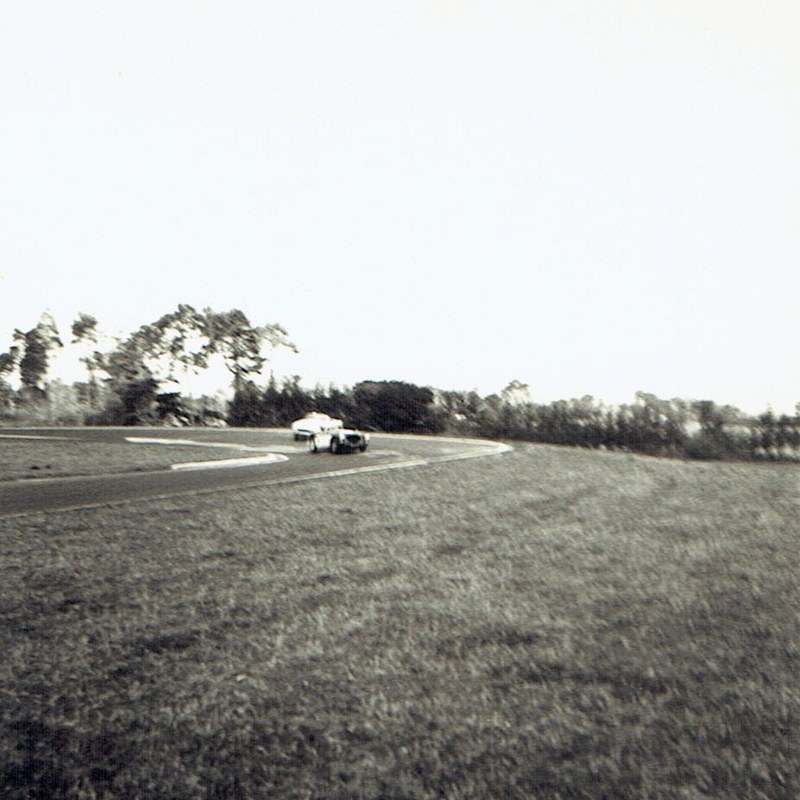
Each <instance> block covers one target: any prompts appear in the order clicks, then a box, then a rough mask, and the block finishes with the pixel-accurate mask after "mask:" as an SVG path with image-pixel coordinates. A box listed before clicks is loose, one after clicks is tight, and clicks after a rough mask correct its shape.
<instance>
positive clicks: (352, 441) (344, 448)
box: [308, 428, 369, 455]
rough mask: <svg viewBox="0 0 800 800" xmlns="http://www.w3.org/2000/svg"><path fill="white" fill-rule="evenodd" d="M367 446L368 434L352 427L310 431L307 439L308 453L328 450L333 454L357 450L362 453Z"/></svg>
mask: <svg viewBox="0 0 800 800" xmlns="http://www.w3.org/2000/svg"><path fill="white" fill-rule="evenodd" d="M368 446H369V434H368V433H362V431H357V430H353V429H352V428H334V429H332V430H324V431H320V432H319V433H312V434H311V436H310V437H309V439H308V450H309V452H310V453H318V452H319V451H320V450H328V451H329V452H331V453H333V454H334V455H336V454H338V453H352V452H354V451H355V450H358V451H359V452H360V453H363V452H364V451H365V450H366V449H367V447H368Z"/></svg>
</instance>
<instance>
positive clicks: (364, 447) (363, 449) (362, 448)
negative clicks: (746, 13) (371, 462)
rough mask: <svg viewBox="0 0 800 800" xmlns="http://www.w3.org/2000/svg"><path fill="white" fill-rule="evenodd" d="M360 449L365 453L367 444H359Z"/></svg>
mask: <svg viewBox="0 0 800 800" xmlns="http://www.w3.org/2000/svg"><path fill="white" fill-rule="evenodd" d="M358 449H359V450H360V451H361V452H362V453H363V452H364V451H365V450H366V449H367V446H366V445H365V444H362V445H359V447H358Z"/></svg>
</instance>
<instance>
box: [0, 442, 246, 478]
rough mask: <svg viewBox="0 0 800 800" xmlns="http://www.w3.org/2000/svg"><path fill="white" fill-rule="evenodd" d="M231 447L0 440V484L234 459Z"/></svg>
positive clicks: (234, 453) (236, 452)
mask: <svg viewBox="0 0 800 800" xmlns="http://www.w3.org/2000/svg"><path fill="white" fill-rule="evenodd" d="M241 455H242V453H241V451H239V450H235V449H233V448H231V449H227V448H222V447H198V446H194V445H169V446H167V445H156V444H153V445H146V444H129V443H127V442H80V441H53V440H47V439H42V440H41V441H37V440H36V439H4V438H0V481H2V480H20V479H23V478H59V477H64V476H67V475H96V474H98V473H100V472H102V473H109V472H113V473H118V472H135V471H141V470H155V469H169V467H170V465H171V464H177V463H179V462H182V461H200V460H212V459H220V458H237V457H240V456H241Z"/></svg>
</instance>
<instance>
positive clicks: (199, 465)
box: [170, 453, 289, 470]
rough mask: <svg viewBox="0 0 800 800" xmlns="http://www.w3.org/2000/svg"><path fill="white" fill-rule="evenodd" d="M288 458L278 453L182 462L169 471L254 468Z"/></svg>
mask: <svg viewBox="0 0 800 800" xmlns="http://www.w3.org/2000/svg"><path fill="white" fill-rule="evenodd" d="M288 460H289V457H288V456H282V455H278V453H267V454H266V455H263V456H247V457H245V458H219V459H216V460H212V461H184V462H181V463H180V464H172V465H170V469H176V470H188V469H224V468H226V467H255V466H258V465H259V464H278V463H280V462H281V461H288Z"/></svg>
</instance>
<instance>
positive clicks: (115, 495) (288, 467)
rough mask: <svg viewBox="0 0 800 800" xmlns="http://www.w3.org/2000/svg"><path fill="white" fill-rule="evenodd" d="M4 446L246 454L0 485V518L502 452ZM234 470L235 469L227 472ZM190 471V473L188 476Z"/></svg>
mask: <svg viewBox="0 0 800 800" xmlns="http://www.w3.org/2000/svg"><path fill="white" fill-rule="evenodd" d="M3 438H13V439H17V440H19V439H25V438H31V439H35V438H45V439H51V440H56V441H58V442H60V443H63V445H64V446H65V447H69V446H70V442H82V443H92V442H94V443H109V442H111V443H121V442H128V443H129V445H130V446H131V447H161V446H164V445H169V444H182V445H186V444H196V445H199V446H200V447H219V446H226V447H231V446H233V447H236V448H239V449H240V450H244V451H246V452H242V453H241V457H238V458H236V459H228V460H224V459H217V460H214V461H198V462H191V463H189V464H187V463H186V462H184V463H178V464H174V465H173V468H172V469H169V470H155V471H151V472H142V471H136V472H127V473H121V474H120V473H117V474H96V475H90V476H79V477H61V478H36V479H25V480H14V481H7V482H5V483H0V515H3V516H8V515H12V514H24V513H31V512H38V511H60V510H66V509H73V508H86V507H91V506H97V505H107V504H112V503H120V502H126V501H130V500H141V499H146V498H155V497H165V496H170V495H175V494H185V493H200V492H203V493H205V492H217V491H224V490H226V489H234V488H244V487H249V486H253V487H258V486H267V485H279V484H284V483H294V482H297V481H306V480H319V479H328V478H339V479H341V478H342V477H344V476H347V475H353V474H359V473H363V472H371V471H382V470H387V469H400V468H408V467H418V466H423V465H425V464H429V463H435V462H440V461H449V460H456V459H463V458H476V457H482V456H487V455H495V454H498V453H502V452H504V451H506V450H508V449H509V448H508V446H507V445H503V444H500V443H497V442H489V441H482V440H472V439H448V438H439V437H424V436H403V435H391V434H375V435H373V436H372V438H371V441H370V448H369V450H367V452H366V453H363V454H361V453H359V454H350V455H340V456H333V455H330V454H329V453H318V454H316V455H312V454H311V453H309V452H308V450H307V447H306V444H305V442H294V441H293V440H292V438H291V434H290V433H289V432H288V431H286V430H275V429H272V430H264V429H241V428H239V429H234V428H228V429H222V430H220V429H209V428H197V429H185V428H184V429H147V430H145V429H136V428H66V429H62V428H59V429H45V428H40V429H14V430H8V431H4V432H0V445H1V444H2V440H3ZM234 464H235V468H230V467H231V466H232V465H234ZM187 467H189V468H187Z"/></svg>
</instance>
